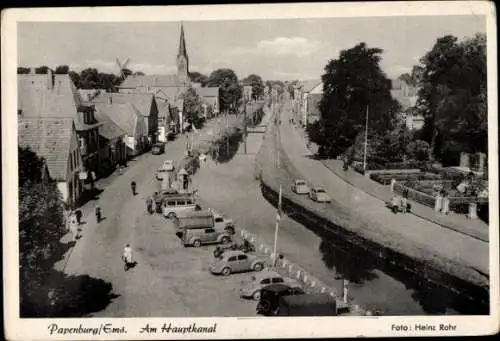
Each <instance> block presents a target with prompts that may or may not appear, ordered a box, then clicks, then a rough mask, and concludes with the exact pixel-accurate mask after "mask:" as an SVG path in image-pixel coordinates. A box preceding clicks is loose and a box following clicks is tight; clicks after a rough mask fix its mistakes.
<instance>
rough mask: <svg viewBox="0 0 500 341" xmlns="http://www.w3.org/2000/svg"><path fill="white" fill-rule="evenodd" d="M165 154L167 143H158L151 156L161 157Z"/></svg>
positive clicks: (152, 149)
mask: <svg viewBox="0 0 500 341" xmlns="http://www.w3.org/2000/svg"><path fill="white" fill-rule="evenodd" d="M163 153H165V142H158V143H155V144H154V145H153V147H152V148H151V154H153V155H160V154H163Z"/></svg>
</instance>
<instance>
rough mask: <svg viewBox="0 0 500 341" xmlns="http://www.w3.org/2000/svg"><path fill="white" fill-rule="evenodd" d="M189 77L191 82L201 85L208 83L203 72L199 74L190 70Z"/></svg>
mask: <svg viewBox="0 0 500 341" xmlns="http://www.w3.org/2000/svg"><path fill="white" fill-rule="evenodd" d="M189 78H190V79H191V82H193V83H200V84H201V86H203V87H204V86H206V85H207V83H208V77H207V76H206V75H204V74H201V73H199V72H196V71H195V72H190V73H189Z"/></svg>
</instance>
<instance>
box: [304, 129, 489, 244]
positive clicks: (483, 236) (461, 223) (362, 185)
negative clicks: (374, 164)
mask: <svg viewBox="0 0 500 341" xmlns="http://www.w3.org/2000/svg"><path fill="white" fill-rule="evenodd" d="M294 128H295V132H296V133H297V135H299V136H300V137H301V138H302V139H303V141H304V145H307V142H308V138H307V135H306V133H305V131H304V130H303V129H302V128H300V127H297V126H294ZM310 150H311V152H312V153H313V154H315V153H316V148H315V146H311V148H310ZM321 163H323V165H324V166H325V167H326V168H327V169H328V170H330V171H331V172H332V173H333V174H335V175H336V176H338V177H339V178H341V179H342V180H344V181H345V182H347V183H348V184H350V185H352V186H354V187H356V188H358V189H360V190H362V191H364V192H365V193H367V194H369V195H371V196H373V197H375V198H377V199H380V200H383V201H384V202H385V201H389V200H390V199H391V191H390V189H389V186H384V185H382V184H379V183H378V182H376V181H373V180H371V179H370V178H368V177H365V176H363V175H362V174H360V173H358V172H356V171H354V170H353V169H349V170H348V171H347V172H345V171H344V170H343V169H342V166H343V162H342V161H341V160H334V159H330V160H321ZM409 201H410V203H411V206H412V209H411V212H410V213H411V214H414V215H416V216H417V217H420V218H422V219H425V220H428V221H430V222H432V223H435V224H438V225H440V226H442V227H444V228H447V229H450V230H453V231H456V232H459V233H463V234H465V235H467V236H469V237H472V238H475V239H479V240H481V241H484V242H488V241H489V225H488V224H487V223H485V222H484V221H482V220H481V219H474V220H471V219H467V217H466V216H465V215H460V214H455V213H453V212H451V213H450V214H448V215H442V214H438V213H436V212H434V209H433V208H431V207H429V206H425V205H422V204H420V203H417V202H415V201H412V200H409Z"/></svg>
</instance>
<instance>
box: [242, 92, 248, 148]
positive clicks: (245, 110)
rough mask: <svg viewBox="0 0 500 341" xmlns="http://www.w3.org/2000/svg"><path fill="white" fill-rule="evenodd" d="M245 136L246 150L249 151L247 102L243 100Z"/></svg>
mask: <svg viewBox="0 0 500 341" xmlns="http://www.w3.org/2000/svg"><path fill="white" fill-rule="evenodd" d="M243 105H244V108H243V137H244V139H245V141H244V142H245V145H244V148H245V149H244V152H245V154H246V153H247V102H246V100H243Z"/></svg>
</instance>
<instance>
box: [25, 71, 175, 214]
mask: <svg viewBox="0 0 500 341" xmlns="http://www.w3.org/2000/svg"><path fill="white" fill-rule="evenodd" d="M160 109H161V110H165V111H166V112H162V111H161V110H160ZM172 113H173V111H172V110H170V107H169V106H158V105H157V103H156V99H155V97H154V95H153V94H135V93H134V94H121V93H107V92H105V91H102V90H78V89H76V87H75V85H74V84H73V82H72V81H71V78H70V77H69V75H67V74H63V75H59V74H58V75H54V74H52V73H51V72H50V71H49V73H47V74H34V73H30V74H20V75H18V111H17V115H18V143H19V146H20V147H29V148H30V149H31V150H32V151H34V152H35V153H36V154H37V155H38V156H39V157H42V158H43V159H44V160H45V163H46V166H47V170H48V172H49V176H50V178H51V179H52V180H54V181H55V182H57V186H58V188H59V190H60V192H61V194H62V199H63V201H64V202H66V203H67V204H68V205H75V204H77V203H78V201H79V198H80V197H81V195H82V193H83V191H84V187H85V184H87V183H89V182H93V181H95V180H97V179H98V178H99V177H101V176H105V175H107V174H108V173H109V172H111V171H112V170H114V169H115V168H116V166H117V165H120V164H124V163H126V161H127V160H128V159H129V158H130V157H132V156H135V155H137V154H140V153H142V152H145V151H147V150H149V148H150V147H151V145H152V144H153V143H155V142H156V141H157V140H158V131H159V127H158V124H159V122H160V120H159V116H160V115H162V116H163V122H164V123H166V124H170V122H176V121H178V120H175V119H173V118H172ZM174 126H175V124H174Z"/></svg>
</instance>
